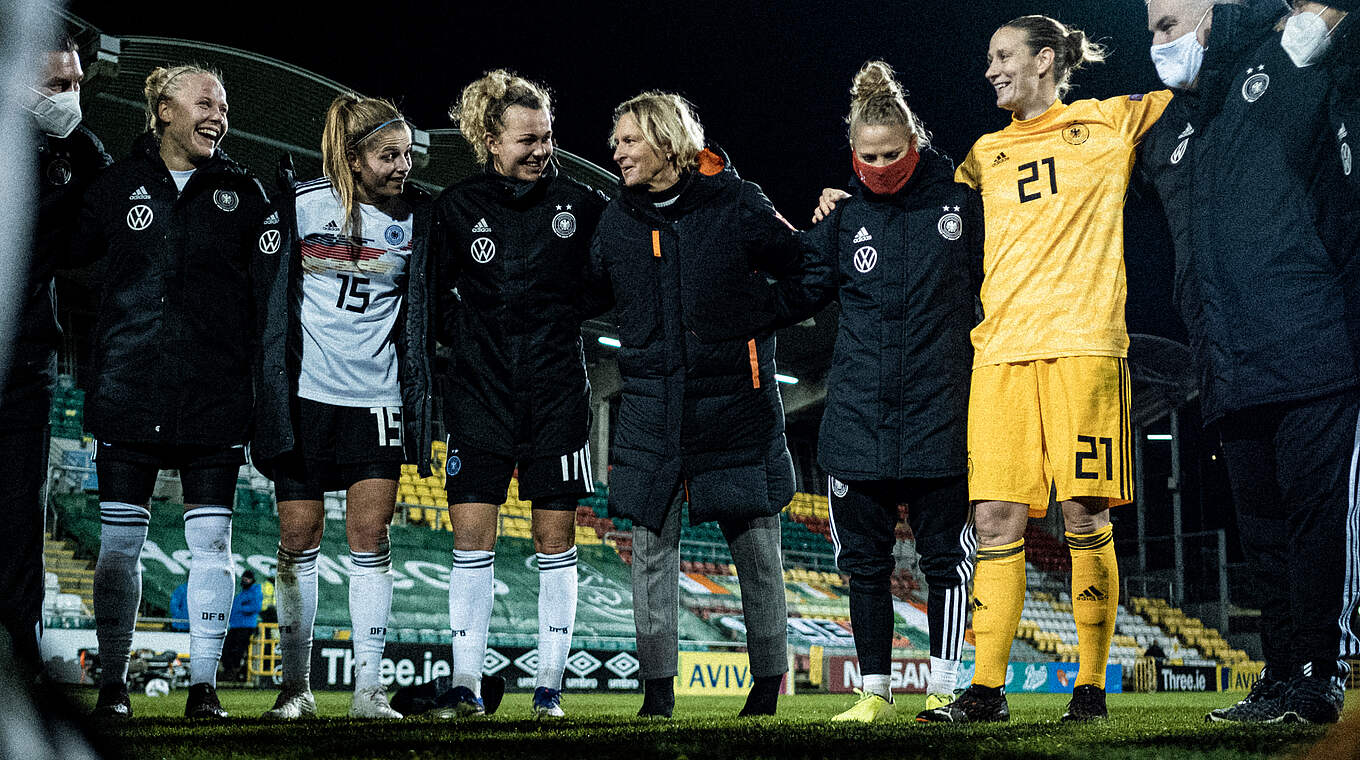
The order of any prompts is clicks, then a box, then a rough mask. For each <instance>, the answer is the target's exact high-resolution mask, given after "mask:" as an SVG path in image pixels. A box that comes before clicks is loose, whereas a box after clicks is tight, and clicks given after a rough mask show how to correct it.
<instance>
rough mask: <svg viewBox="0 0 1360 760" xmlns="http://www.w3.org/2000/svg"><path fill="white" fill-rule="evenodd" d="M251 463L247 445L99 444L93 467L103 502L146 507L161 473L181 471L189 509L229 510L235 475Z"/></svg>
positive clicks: (234, 490) (233, 493)
mask: <svg viewBox="0 0 1360 760" xmlns="http://www.w3.org/2000/svg"><path fill="white" fill-rule="evenodd" d="M245 463H246V455H245V446H226V447H223V446H162V445H157V444H140V443H118V442H115V441H96V442H95V445H94V467H95V472H96V473H97V474H98V476H99V500H100V501H117V502H122V503H123V504H137V505H141V506H145V505H146V504H148V503H150V501H151V493H152V491H154V490H155V489H156V475H157V474H158V473H159V472H160V471H161V470H179V482H180V486H182V487H183V489H184V503H185V504H213V505H221V506H226V507H230V506H232V504H234V503H235V501H236V476H237V475H238V474H239V472H240V469H241V465H243V464H245Z"/></svg>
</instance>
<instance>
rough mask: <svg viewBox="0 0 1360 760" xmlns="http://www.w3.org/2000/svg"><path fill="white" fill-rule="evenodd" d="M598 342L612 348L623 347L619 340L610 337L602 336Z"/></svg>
mask: <svg viewBox="0 0 1360 760" xmlns="http://www.w3.org/2000/svg"><path fill="white" fill-rule="evenodd" d="M597 340H599V341H600V345H602V346H609V347H610V348H618V347H619V346H622V345H623V344H622V343H620V342H619V339H618V338H611V337H609V336H608V335H601V336H600V337H599V338H597Z"/></svg>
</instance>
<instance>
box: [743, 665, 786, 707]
mask: <svg viewBox="0 0 1360 760" xmlns="http://www.w3.org/2000/svg"><path fill="white" fill-rule="evenodd" d="M783 682H784V674H783V673H780V674H779V675H777V676H756V682H755V685H754V686H752V687H751V693H750V694H747V695H746V706H745V707H742V708H741V712H740V713H738V715H774V712H775V709H776V708H778V706H779V685H780V684H781V683H783Z"/></svg>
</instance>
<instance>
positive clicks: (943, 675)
mask: <svg viewBox="0 0 1360 760" xmlns="http://www.w3.org/2000/svg"><path fill="white" fill-rule="evenodd" d="M958 676H959V661H958V660H942V659H940V658H938V657H932V658H930V675H929V676H927V677H926V693H927V694H953V693H954V684H955V682H956V681H957V680H958Z"/></svg>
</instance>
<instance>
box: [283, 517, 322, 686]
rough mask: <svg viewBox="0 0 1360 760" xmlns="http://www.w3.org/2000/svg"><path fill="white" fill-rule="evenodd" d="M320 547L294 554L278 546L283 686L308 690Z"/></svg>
mask: <svg viewBox="0 0 1360 760" xmlns="http://www.w3.org/2000/svg"><path fill="white" fill-rule="evenodd" d="M320 554H321V548H320V547H316V548H312V549H308V550H306V551H301V552H293V551H289V550H288V549H285V548H283V544H279V553H278V556H279V566H278V572H277V575H276V577H275V579H274V605H275V609H276V610H277V611H278V614H279V656H280V657H281V658H282V659H283V685H284V687H285V688H291V689H294V690H297V691H304V690H309V689H311V678H312V676H311V674H312V627H313V626H314V625H315V624H316V598H317V587H316V558H317V556H318V555H320Z"/></svg>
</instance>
